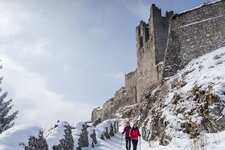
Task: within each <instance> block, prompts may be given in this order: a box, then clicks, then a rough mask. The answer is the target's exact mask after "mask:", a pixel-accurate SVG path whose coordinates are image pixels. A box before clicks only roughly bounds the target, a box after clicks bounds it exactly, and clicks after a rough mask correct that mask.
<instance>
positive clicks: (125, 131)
mask: <svg viewBox="0 0 225 150" xmlns="http://www.w3.org/2000/svg"><path fill="white" fill-rule="evenodd" d="M130 129H131V127H130V123H129V122H127V123H126V126H125V127H124V129H123V132H122V134H124V133H125V139H126V149H127V150H130V148H131V138H130V136H129V133H130Z"/></svg>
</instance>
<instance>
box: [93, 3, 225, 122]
mask: <svg viewBox="0 0 225 150" xmlns="http://www.w3.org/2000/svg"><path fill="white" fill-rule="evenodd" d="M223 46H225V0H221V1H217V2H214V3H209V4H204V5H202V6H200V7H198V8H195V9H193V10H189V11H185V12H182V13H178V14H174V13H173V11H170V12H166V13H165V15H164V16H163V15H162V14H161V9H159V8H158V7H156V5H155V4H153V5H152V6H151V9H150V18H149V21H148V23H145V22H143V21H141V22H140V24H139V25H138V26H137V28H136V48H137V69H136V70H135V71H133V72H130V73H128V74H126V75H125V86H124V87H122V88H120V89H119V90H118V91H117V92H116V93H115V95H114V97H113V98H111V99H110V100H108V101H107V102H106V103H105V104H104V105H103V107H102V108H98V109H94V110H93V112H92V121H95V120H97V119H99V118H100V119H101V120H104V119H107V118H110V117H112V116H113V115H114V114H115V113H116V112H117V111H118V110H119V109H120V108H121V107H124V106H128V105H132V104H136V103H138V102H140V101H141V100H142V99H143V96H144V95H145V92H146V91H149V89H151V88H152V87H155V86H157V85H159V84H160V83H161V82H162V80H163V79H164V78H165V77H170V76H172V75H174V74H176V73H177V71H178V70H180V69H182V68H183V67H184V66H185V65H187V63H189V62H190V61H191V60H192V59H194V58H197V57H199V56H201V55H204V54H206V53H208V52H210V51H212V50H215V49H218V48H220V47H223Z"/></svg>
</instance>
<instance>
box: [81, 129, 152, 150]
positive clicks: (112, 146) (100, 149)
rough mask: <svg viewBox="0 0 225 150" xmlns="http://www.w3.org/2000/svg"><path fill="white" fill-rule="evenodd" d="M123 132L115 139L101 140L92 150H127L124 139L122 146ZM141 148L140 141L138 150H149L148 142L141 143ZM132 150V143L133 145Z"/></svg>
mask: <svg viewBox="0 0 225 150" xmlns="http://www.w3.org/2000/svg"><path fill="white" fill-rule="evenodd" d="M121 135H122V134H121V132H118V133H117V134H116V135H115V136H114V137H112V138H110V139H108V140H105V141H104V140H101V141H100V140H99V143H98V144H97V145H96V147H95V148H91V149H92V150H126V148H125V139H124V137H123V139H122V145H121ZM141 145H142V146H141V148H140V141H139V143H138V147H137V150H141V149H142V150H148V149H149V148H147V145H146V142H143V140H142V143H141ZM84 150H90V148H86V149H84ZM131 150H132V143H131Z"/></svg>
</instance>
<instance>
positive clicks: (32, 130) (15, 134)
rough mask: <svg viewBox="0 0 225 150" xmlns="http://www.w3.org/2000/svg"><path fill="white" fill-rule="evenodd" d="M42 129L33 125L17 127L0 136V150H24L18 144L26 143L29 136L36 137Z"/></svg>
mask: <svg viewBox="0 0 225 150" xmlns="http://www.w3.org/2000/svg"><path fill="white" fill-rule="evenodd" d="M39 131H42V128H40V127H38V126H35V125H18V126H14V127H12V128H10V129H8V130H7V131H5V132H3V133H2V134H0V150H24V147H23V146H22V145H20V144H26V145H27V143H28V139H29V137H30V136H34V137H38V134H39Z"/></svg>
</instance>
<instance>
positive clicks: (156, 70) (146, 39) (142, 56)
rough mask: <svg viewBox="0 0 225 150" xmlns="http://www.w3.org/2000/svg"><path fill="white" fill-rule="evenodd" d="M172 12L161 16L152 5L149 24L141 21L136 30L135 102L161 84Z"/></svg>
mask: <svg viewBox="0 0 225 150" xmlns="http://www.w3.org/2000/svg"><path fill="white" fill-rule="evenodd" d="M172 15H173V12H172V11H171V12H166V15H165V16H162V14H161V9H159V8H158V7H156V6H155V4H153V5H152V7H151V10H150V18H149V23H148V24H146V23H145V22H143V21H141V22H140V25H139V26H138V27H137V28H136V42H137V44H136V46H137V65H138V67H137V101H138V102H140V101H141V99H142V97H143V95H144V93H145V91H146V90H149V89H150V88H151V87H152V86H154V85H157V84H159V83H160V82H161V73H162V71H161V68H160V67H158V64H159V63H160V62H162V61H163V60H164V53H165V49H166V43H167V37H168V28H169V19H170V17H171V16H172Z"/></svg>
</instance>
